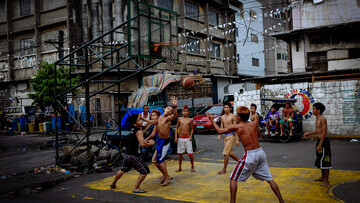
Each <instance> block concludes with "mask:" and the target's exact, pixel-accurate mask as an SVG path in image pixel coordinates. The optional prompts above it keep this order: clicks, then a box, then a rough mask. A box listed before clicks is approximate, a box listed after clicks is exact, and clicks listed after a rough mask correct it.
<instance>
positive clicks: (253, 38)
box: [251, 34, 258, 43]
mask: <svg viewBox="0 0 360 203" xmlns="http://www.w3.org/2000/svg"><path fill="white" fill-rule="evenodd" d="M251 41H252V42H255V43H258V37H257V36H256V35H254V34H251Z"/></svg>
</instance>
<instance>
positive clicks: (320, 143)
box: [304, 103, 331, 186]
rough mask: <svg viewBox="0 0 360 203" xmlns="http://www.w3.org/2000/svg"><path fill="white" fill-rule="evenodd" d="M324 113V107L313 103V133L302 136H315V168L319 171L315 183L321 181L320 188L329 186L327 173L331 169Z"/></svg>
mask: <svg viewBox="0 0 360 203" xmlns="http://www.w3.org/2000/svg"><path fill="white" fill-rule="evenodd" d="M324 111H325V106H324V105H323V104H322V103H315V104H314V105H313V113H314V115H315V116H316V121H315V129H316V130H315V131H313V132H308V133H305V134H304V137H307V136H309V135H313V134H316V135H317V138H318V140H317V143H316V161H315V166H316V167H318V168H320V169H321V177H320V178H318V179H316V180H315V181H322V183H321V184H320V186H326V185H329V184H330V182H329V172H330V169H331V150H330V140H329V138H328V137H327V121H326V118H325V117H324V116H323V115H322V114H323V112H324Z"/></svg>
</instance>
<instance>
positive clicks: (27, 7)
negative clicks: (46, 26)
mask: <svg viewBox="0 0 360 203" xmlns="http://www.w3.org/2000/svg"><path fill="white" fill-rule="evenodd" d="M30 14H31V0H20V16H26V15H30Z"/></svg>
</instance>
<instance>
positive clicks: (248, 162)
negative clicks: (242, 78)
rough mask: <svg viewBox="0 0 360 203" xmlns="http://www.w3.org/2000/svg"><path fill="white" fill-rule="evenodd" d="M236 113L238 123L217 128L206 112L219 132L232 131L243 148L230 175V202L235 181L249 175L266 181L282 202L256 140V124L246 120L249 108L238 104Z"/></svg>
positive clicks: (211, 119)
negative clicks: (242, 154)
mask: <svg viewBox="0 0 360 203" xmlns="http://www.w3.org/2000/svg"><path fill="white" fill-rule="evenodd" d="M236 113H237V121H238V123H237V124H233V125H231V126H228V127H226V128H219V126H218V125H217V124H216V123H215V122H214V116H213V115H210V114H209V112H207V113H206V115H207V116H208V118H209V119H210V121H211V122H212V124H213V125H214V127H215V129H216V131H217V132H218V133H219V134H224V133H230V132H234V133H235V134H236V135H237V136H239V137H240V141H241V143H242V145H243V146H244V149H245V154H244V156H243V158H242V159H241V160H240V161H238V163H237V165H236V166H235V168H234V170H233V172H232V173H231V175H230V195H231V201H230V202H232V203H234V202H235V201H236V191H237V182H238V181H239V182H240V181H242V182H245V181H246V180H247V179H248V178H249V177H250V175H252V176H254V178H256V179H258V180H265V181H267V182H268V183H269V185H270V187H271V189H272V191H273V192H274V193H275V195H276V196H277V198H278V199H279V202H284V200H283V198H282V196H281V193H280V189H279V187H278V185H277V184H276V182H275V181H274V180H273V178H272V176H271V173H270V170H269V167H268V165H267V161H266V154H265V152H264V151H263V150H262V148H261V147H260V144H259V140H258V136H260V134H259V133H258V129H257V124H256V123H255V122H249V121H248V120H249V116H250V110H249V109H248V108H247V107H245V106H240V107H239V108H237V109H236Z"/></svg>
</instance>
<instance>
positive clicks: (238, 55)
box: [236, 54, 240, 63]
mask: <svg viewBox="0 0 360 203" xmlns="http://www.w3.org/2000/svg"><path fill="white" fill-rule="evenodd" d="M236 59H237V60H236V61H237V63H240V54H236Z"/></svg>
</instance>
